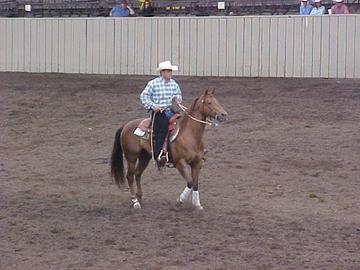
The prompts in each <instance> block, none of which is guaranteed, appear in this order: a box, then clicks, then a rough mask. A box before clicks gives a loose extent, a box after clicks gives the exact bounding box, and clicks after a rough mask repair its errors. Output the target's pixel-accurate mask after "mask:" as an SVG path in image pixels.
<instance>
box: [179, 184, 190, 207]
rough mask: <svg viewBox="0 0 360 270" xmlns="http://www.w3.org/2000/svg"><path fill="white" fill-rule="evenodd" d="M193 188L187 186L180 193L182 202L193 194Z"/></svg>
mask: <svg viewBox="0 0 360 270" xmlns="http://www.w3.org/2000/svg"><path fill="white" fill-rule="evenodd" d="M191 191H192V188H188V187H185V189H184V191H183V192H182V193H181V194H180V198H179V201H180V202H181V203H184V202H186V201H187V200H188V199H189V197H190V195H191Z"/></svg>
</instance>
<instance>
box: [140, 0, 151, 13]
mask: <svg viewBox="0 0 360 270" xmlns="http://www.w3.org/2000/svg"><path fill="white" fill-rule="evenodd" d="M140 15H141V16H144V17H153V16H154V7H153V6H152V5H151V2H150V1H145V2H144V7H143V9H142V10H141V11H140Z"/></svg>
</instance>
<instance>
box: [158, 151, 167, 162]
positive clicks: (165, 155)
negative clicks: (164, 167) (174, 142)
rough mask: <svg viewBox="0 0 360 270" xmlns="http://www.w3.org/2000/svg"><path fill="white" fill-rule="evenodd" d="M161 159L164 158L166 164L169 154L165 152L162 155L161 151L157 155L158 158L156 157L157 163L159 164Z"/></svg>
mask: <svg viewBox="0 0 360 270" xmlns="http://www.w3.org/2000/svg"><path fill="white" fill-rule="evenodd" d="M163 157H165V158H166V163H167V162H169V152H166V153H165V154H164V151H163V150H161V151H160V153H159V155H158V157H157V161H159V162H160V161H161V160H162V158H163Z"/></svg>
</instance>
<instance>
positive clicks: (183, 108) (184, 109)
mask: <svg viewBox="0 0 360 270" xmlns="http://www.w3.org/2000/svg"><path fill="white" fill-rule="evenodd" d="M201 103H202V104H203V108H204V107H205V105H206V106H207V107H208V108H209V109H210V110H211V111H212V112H215V121H210V120H206V121H203V120H200V119H197V118H195V117H193V116H192V115H190V114H189V113H188V111H187V108H186V107H185V106H184V105H182V104H180V103H178V104H177V105H179V107H180V109H181V110H182V111H183V112H184V113H185V114H186V115H187V116H188V117H189V118H190V119H192V120H194V121H195V122H199V123H202V124H205V125H210V126H217V125H218V123H217V118H218V113H217V112H216V111H215V110H214V109H213V108H211V107H210V106H209V104H208V103H206V102H205V97H203V98H202V99H201ZM203 110H204V109H203Z"/></svg>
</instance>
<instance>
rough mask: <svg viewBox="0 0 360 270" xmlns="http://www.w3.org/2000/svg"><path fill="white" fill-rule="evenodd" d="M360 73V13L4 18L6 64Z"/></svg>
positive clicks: (1, 40)
mask: <svg viewBox="0 0 360 270" xmlns="http://www.w3.org/2000/svg"><path fill="white" fill-rule="evenodd" d="M165 59H169V60H171V61H172V62H173V63H174V64H178V65H179V67H180V70H179V72H178V74H180V75H194V76H246V77H324V78H360V15H347V16H327V15H325V16H321V17H309V16H257V17H159V18H141V17H137V18H37V19H35V18H0V71H20V72H23V71H25V72H65V73H104V74H156V72H155V71H154V70H155V68H156V66H157V64H158V62H159V61H162V60H165Z"/></svg>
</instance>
